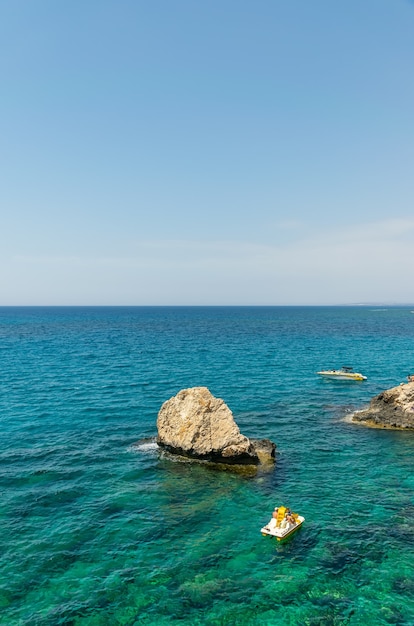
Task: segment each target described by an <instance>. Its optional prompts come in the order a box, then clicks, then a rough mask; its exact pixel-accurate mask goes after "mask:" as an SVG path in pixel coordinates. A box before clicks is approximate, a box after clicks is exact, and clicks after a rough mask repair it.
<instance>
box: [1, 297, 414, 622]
mask: <svg viewBox="0 0 414 626" xmlns="http://www.w3.org/2000/svg"><path fill="white" fill-rule="evenodd" d="M411 308H412V307H411ZM0 355H1V364H2V374H1V378H0V414H1V433H2V436H1V447H0V485H1V493H2V498H1V500H0V522H1V528H2V532H1V535H0V550H1V555H2V559H1V566H0V624H1V625H3V624H4V625H7V626H9V625H14V624H16V625H20V624H30V625H35V626H46V625H47V626H52V625H53V626H54V625H58V624H68V625H69V624H70V625H76V626H81V625H82V626H86V625H88V626H89V625H90V626H98V625H99V626H100V625H107V624H124V625H131V626H132V625H133V624H161V625H163V624H173V623H177V624H178V623H179V624H185V625H190V624H207V625H233V624H234V625H236V624H237V625H238V626H239V625H245V624H258V625H262V624H263V625H273V624H275V625H281V626H284V625H302V624H303V625H307V624H309V625H319V624H322V625H336V624H349V625H351V626H359V625H362V624H364V625H365V624H368V625H371V624H372V625H382V624H384V625H385V624H401V625H403V624H404V625H405V624H407V625H408V624H414V565H413V563H414V560H413V557H414V526H413V517H414V491H413V489H414V476H413V472H412V467H413V459H414V433H411V432H401V431H385V430H373V429H366V428H364V427H361V426H356V425H353V424H350V423H347V422H346V421H344V420H343V418H344V416H346V415H349V412H351V411H352V410H354V409H355V408H359V407H362V406H363V405H364V404H366V403H367V402H368V401H369V399H370V398H371V397H372V396H373V395H375V394H377V393H379V391H381V390H383V389H385V388H388V387H391V386H394V385H396V384H398V383H399V382H402V381H404V380H406V376H407V374H408V373H410V372H412V371H413V370H414V315H413V314H410V309H409V308H408V307H407V308H404V307H400V308H386V309H384V310H374V309H370V308H368V307H355V308H353V307H343V308H336V307H321V308H312V307H303V308H301V307H276V308H273V307H265V308H260V307H258V308H250V307H243V308H225V307H223V308H215V307H212V308H208V307H206V308H204V307H200V308H127V307H125V308H116V307H115V308H33V309H32V308H15V309H14V308H3V309H0ZM342 365H353V366H354V367H355V369H356V370H357V371H360V372H362V373H363V374H365V375H366V376H368V380H367V381H364V382H349V381H332V380H324V379H321V378H319V377H318V376H317V375H316V374H315V372H316V371H317V370H319V369H321V368H326V367H340V366H342ZM196 385H203V386H207V387H209V389H210V390H211V392H212V393H213V394H214V395H216V396H218V397H221V398H223V399H224V401H225V402H226V403H227V404H228V405H229V407H230V408H231V409H232V411H233V413H234V415H235V418H236V421H237V423H238V424H239V426H240V429H241V431H242V432H243V433H244V434H246V435H248V436H252V437H257V438H260V437H269V438H270V439H272V440H273V441H275V442H276V444H277V446H278V448H277V462H276V466H275V469H274V470H272V471H265V470H259V471H258V472H257V474H255V475H254V476H253V477H246V476H241V475H238V474H237V473H234V472H231V471H224V470H223V471H217V470H213V469H211V468H209V467H206V466H205V465H202V464H196V463H179V462H174V461H172V460H170V459H167V458H164V457H162V456H160V455H159V453H158V450H157V448H156V446H154V445H153V444H151V442H150V441H148V440H146V441H144V442H142V440H143V439H145V438H151V437H153V436H154V435H155V434H156V417H157V413H158V410H159V408H160V406H161V404H162V403H163V402H164V401H165V400H167V399H168V398H170V397H171V396H172V395H175V394H176V393H177V392H178V391H179V390H180V389H182V388H186V387H192V386H196ZM136 442H141V443H138V444H137V445H135V444H136ZM278 504H285V505H289V506H290V507H291V508H293V510H296V511H298V512H300V513H301V514H303V515H304V516H305V518H306V521H305V524H304V526H303V528H301V529H300V530H299V531H298V532H297V533H296V534H295V535H294V536H293V537H292V538H291V539H290V540H288V541H287V542H286V543H278V542H276V541H275V540H274V539H272V538H269V537H262V536H261V534H260V528H261V527H262V526H263V525H264V524H265V523H266V522H267V521H268V519H269V517H270V514H271V511H272V509H273V507H274V506H276V505H278Z"/></svg>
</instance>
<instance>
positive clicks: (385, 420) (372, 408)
mask: <svg viewBox="0 0 414 626" xmlns="http://www.w3.org/2000/svg"><path fill="white" fill-rule="evenodd" d="M352 421H353V422H360V423H362V424H365V425H367V426H374V427H377V428H414V382H409V383H407V384H404V383H401V385H398V387H393V388H392V389H388V390H387V391H383V392H382V393H380V394H379V395H378V396H376V397H375V398H373V399H372V400H371V403H370V405H369V407H368V408H367V409H363V410H362V411H356V412H355V413H354V414H353V415H352Z"/></svg>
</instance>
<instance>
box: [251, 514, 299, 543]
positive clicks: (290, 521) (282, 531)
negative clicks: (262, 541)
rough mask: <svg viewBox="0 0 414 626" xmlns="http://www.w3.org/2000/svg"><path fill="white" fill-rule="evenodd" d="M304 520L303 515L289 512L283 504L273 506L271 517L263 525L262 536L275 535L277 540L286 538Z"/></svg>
mask: <svg viewBox="0 0 414 626" xmlns="http://www.w3.org/2000/svg"><path fill="white" fill-rule="evenodd" d="M304 521H305V518H304V517H303V515H298V513H292V512H290V509H288V508H287V507H285V506H279V507H277V508H275V510H274V513H273V515H272V518H271V520H270V522H269V523H268V524H266V526H263V528H262V529H261V531H260V532H261V533H262V535H263V536H265V535H270V536H271V537H276V539H277V540H278V541H282V539H286V538H287V537H290V536H291V535H293V533H295V532H296V531H297V530H298V528H300V527H301V526H302V524H303V522H304Z"/></svg>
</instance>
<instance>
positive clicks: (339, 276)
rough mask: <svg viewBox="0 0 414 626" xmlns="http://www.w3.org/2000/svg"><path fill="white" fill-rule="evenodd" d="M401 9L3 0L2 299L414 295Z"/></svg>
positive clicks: (411, 165) (413, 181)
mask: <svg viewBox="0 0 414 626" xmlns="http://www.w3.org/2000/svg"><path fill="white" fill-rule="evenodd" d="M413 77H414V3H413V2H409V1H408V0H335V1H334V2H333V1H332V0H312V1H310V0H283V1H281V0H254V1H253V0H208V1H205V2H202V1H197V0H150V1H147V0H70V1H69V2H57V1H56V0H36V1H34V2H32V1H29V0H3V1H2V2H1V3H0V85H1V87H0V89H1V97H0V112H1V115H0V172H1V184H0V207H1V229H0V305H20V304H21V305H32V304H33V305H42V304H45V305H47V304H56V305H65V304H68V305H76V304H79V305H84V304H97V305H100V304H102V305H106V304H108V305H112V304H120V305H123V304H125V305H134V304H136V305H147V304H148V305H151V304H159V305H163V304H172V305H175V304H177V305H180V304H212V305H214V304H225V305H226V304H235V305H238V304H249V305H250V304H259V305H263V304H343V303H345V304H346V303H360V302H387V303H413V302H414V280H413V274H412V272H413V268H414V210H413V205H414V174H413V172H414V78H413Z"/></svg>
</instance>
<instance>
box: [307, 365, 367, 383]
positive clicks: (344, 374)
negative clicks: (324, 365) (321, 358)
mask: <svg viewBox="0 0 414 626" xmlns="http://www.w3.org/2000/svg"><path fill="white" fill-rule="evenodd" d="M317 373H318V374H319V375H320V376H324V377H325V378H336V379H339V380H366V379H367V377H366V376H363V374H360V373H359V372H354V371H353V368H352V367H346V366H343V367H341V369H340V370H322V371H321V372H317Z"/></svg>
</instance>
